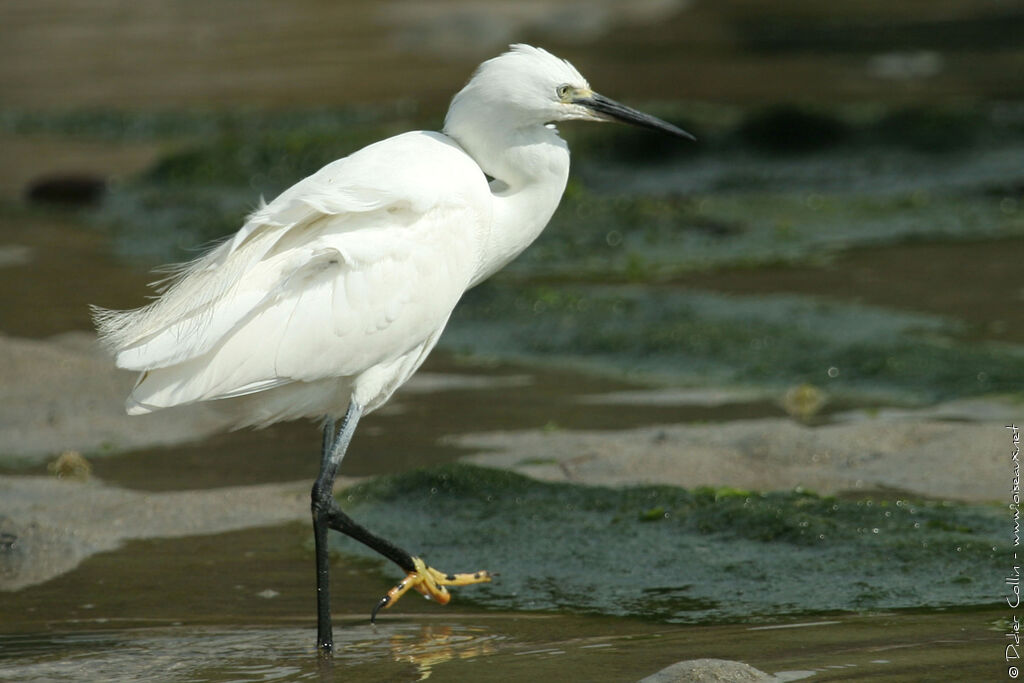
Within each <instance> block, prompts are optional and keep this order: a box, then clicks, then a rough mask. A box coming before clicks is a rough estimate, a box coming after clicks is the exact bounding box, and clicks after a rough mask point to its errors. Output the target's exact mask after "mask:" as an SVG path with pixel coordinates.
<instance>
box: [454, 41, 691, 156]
mask: <svg viewBox="0 0 1024 683" xmlns="http://www.w3.org/2000/svg"><path fill="white" fill-rule="evenodd" d="M467 119H470V120H473V119H475V120H476V121H480V122H483V121H486V122H487V123H488V124H489V125H490V126H495V125H505V126H507V127H511V128H520V127H524V126H532V125H543V124H546V123H552V122H557V121H573V120H580V121H621V122H623V123H629V124H632V125H636V126H642V127H644V128H651V129H654V130H660V131H663V132H666V133H669V134H671V135H676V136H679V137H684V138H688V139H690V140H693V139H694V137H693V136H692V135H690V134H689V133H687V132H686V131H684V130H682V129H680V128H677V127H676V126H673V125H672V124H671V123H668V122H666V121H662V120H661V119H659V118H656V117H654V116H650V115H649V114H644V113H642V112H639V111H636V110H635V109H631V108H629V107H627V106H625V105H623V104H619V103H618V102H615V101H614V100H611V99H608V98H607V97H604V96H602V95H599V94H597V93H595V92H594V91H593V90H591V88H590V84H589V83H587V79H585V78H584V77H583V76H582V75H581V74H580V72H579V71H577V70H576V68H575V67H573V65H572V64H570V63H569V62H567V61H566V60H564V59H559V58H558V57H555V56H554V55H552V54H551V53H550V52H547V51H546V50H542V49H540V48H536V47H531V46H530V45H522V44H520V45H513V46H511V49H510V50H509V51H508V52H506V53H505V54H503V55H500V56H498V57H495V58H493V59H489V60H487V61H486V62H484V63H483V64H481V65H480V67H479V68H478V69H477V70H476V73H474V74H473V77H472V78H471V79H470V81H469V83H467V84H466V86H465V87H464V88H463V89H462V90H461V91H459V93H458V94H457V95H456V96H455V98H454V99H453V100H452V104H451V107H450V108H449V110H448V116H447V117H446V118H445V130H447V131H450V130H452V129H453V128H457V127H460V125H462V124H465V123H468V122H469V121H467Z"/></svg>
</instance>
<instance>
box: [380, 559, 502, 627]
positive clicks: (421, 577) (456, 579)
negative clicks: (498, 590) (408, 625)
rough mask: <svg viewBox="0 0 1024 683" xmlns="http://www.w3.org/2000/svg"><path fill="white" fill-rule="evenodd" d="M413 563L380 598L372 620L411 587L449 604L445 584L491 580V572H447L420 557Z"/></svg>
mask: <svg viewBox="0 0 1024 683" xmlns="http://www.w3.org/2000/svg"><path fill="white" fill-rule="evenodd" d="M412 563H413V565H414V566H415V567H416V569H415V570H414V571H411V572H409V573H408V574H407V575H406V577H405V578H404V579H402V580H401V581H399V582H398V585H397V586H395V587H394V588H392V589H391V590H389V591H388V593H387V595H385V596H384V597H383V598H381V599H380V602H378V603H377V606H376V607H374V608H373V613H372V614H371V615H370V621H371V622H372V621H374V620H375V619H376V618H377V612H379V611H381V610H382V609H385V608H388V607H391V606H392V605H393V604H395V603H396V602H398V599H399V598H401V597H402V596H403V595H405V594H406V592H408V590H409V589H410V588H414V589H416V590H417V591H419V592H420V593H422V594H423V597H425V598H427V599H428V600H433V601H434V602H437V603H440V604H442V605H447V604H448V601H449V600H451V599H452V594H451V593H449V592H448V589H447V588H445V586H468V585H470V584H474V583H487V582H489V581H490V580H491V573H490V572H486V571H481V572H475V573H473V574H445V573H444V572H439V571H437V570H436V569H434V568H433V567H428V566H427V563H426V562H424V561H423V560H421V559H420V558H418V557H414V558H412Z"/></svg>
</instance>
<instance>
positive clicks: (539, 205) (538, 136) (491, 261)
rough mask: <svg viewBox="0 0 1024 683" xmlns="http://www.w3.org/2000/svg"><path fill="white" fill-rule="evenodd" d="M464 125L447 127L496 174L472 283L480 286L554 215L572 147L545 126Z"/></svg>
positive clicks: (448, 132) (481, 166) (482, 167)
mask: <svg viewBox="0 0 1024 683" xmlns="http://www.w3.org/2000/svg"><path fill="white" fill-rule="evenodd" d="M450 123H451V122H449V124H450ZM452 128H454V130H452ZM466 128H468V129H465V128H463V127H461V126H452V125H448V126H446V129H445V132H446V133H447V134H448V135H449V136H451V137H452V138H454V139H455V140H456V141H457V142H458V143H459V144H460V145H461V146H462V148H463V149H464V150H466V152H467V153H468V154H469V155H470V156H471V157H472V158H473V160H474V161H476V163H477V164H478V165H479V166H480V168H481V169H483V171H484V173H486V174H487V175H489V176H491V177H492V178H494V180H493V181H491V194H492V197H493V199H494V203H493V210H492V221H491V226H490V231H489V233H488V234H487V235H484V236H483V240H482V244H483V249H482V253H481V258H480V263H479V266H478V268H477V271H476V273H475V275H474V277H473V280H472V283H471V285H476V284H478V283H480V282H481V281H483V280H485V279H487V278H488V277H490V276H491V275H493V274H494V273H495V272H497V271H498V270H500V269H501V268H502V267H504V266H505V265H506V264H507V263H508V262H509V261H511V260H512V259H514V258H515V257H516V256H518V255H519V254H520V253H521V252H522V251H523V250H524V249H526V247H528V246H529V245H530V244H531V243H532V242H533V241H534V240H535V239H537V237H538V236H539V235H540V233H541V231H543V230H544V226H546V225H547V224H548V221H549V220H551V215H552V214H554V212H555V209H556V208H558V202H559V201H560V200H561V199H562V193H563V192H564V191H565V183H566V181H567V180H568V179H569V147H568V145H566V144H565V141H564V140H562V138H560V137H559V136H558V132H557V131H556V130H554V129H553V128H548V127H547V126H542V125H531V126H526V127H522V128H516V129H509V128H504V130H506V131H507V132H506V133H505V134H504V135H500V134H498V135H496V134H495V132H496V130H501V129H502V128H503V127H501V126H496V127H493V128H491V129H490V130H484V131H478V130H476V129H475V128H469V127H466Z"/></svg>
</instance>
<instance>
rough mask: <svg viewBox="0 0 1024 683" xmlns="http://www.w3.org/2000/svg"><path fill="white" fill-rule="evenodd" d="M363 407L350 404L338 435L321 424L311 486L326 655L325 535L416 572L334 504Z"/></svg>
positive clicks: (404, 555) (329, 642)
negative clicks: (319, 454)
mask: <svg viewBox="0 0 1024 683" xmlns="http://www.w3.org/2000/svg"><path fill="white" fill-rule="evenodd" d="M362 412H363V411H362V407H360V406H359V405H358V404H356V403H351V404H350V405H349V408H348V412H347V413H345V417H344V419H343V420H342V422H341V427H339V428H338V430H337V433H335V431H334V420H331V419H328V420H327V421H326V422H325V423H324V439H323V452H322V460H321V462H320V474H319V475H318V476H317V478H316V482H315V483H314V484H313V491H312V493H311V505H310V507H311V511H312V515H313V540H314V544H315V546H316V609H317V612H316V616H317V621H316V625H317V638H316V642H317V647H318V648H319V649H320V652H321V653H324V654H327V653H329V652H330V651H331V650H332V649H333V648H334V634H333V630H332V628H331V597H330V593H331V591H330V563H329V557H328V553H327V531H328V529H335V530H336V531H340V532H341V533H343V534H345V535H346V536H350V537H351V538H354V539H355V540H357V541H359V542H360V543H362V544H364V545H366V546H369V547H370V548H372V549H373V550H376V551H377V552H378V553H380V554H381V555H383V556H384V557H386V558H388V559H389V560H391V561H392V562H394V563H395V564H397V565H398V566H399V567H401V568H402V569H403V570H404V571H406V572H412V571H414V570H415V568H416V565H415V563H414V562H413V559H412V556H411V555H410V554H409V553H408V552H406V551H405V550H402V549H401V548H399V547H398V546H396V545H395V544H394V543H391V542H390V541H388V540H387V539H384V538H381V537H380V536H375V535H374V534H372V533H370V532H369V531H367V530H366V529H365V528H363V527H362V526H360V525H359V524H356V523H355V522H354V521H353V520H352V518H351V517H349V516H348V515H346V514H345V513H344V512H343V511H342V510H341V508H340V507H338V503H337V501H335V500H334V479H335V477H336V476H337V474H338V468H339V467H340V466H341V460H342V458H343V457H345V451H346V450H347V449H348V445H349V442H351V441H352V435H353V434H354V433H355V430H356V424H357V423H358V422H359V417H360V416H361V415H362Z"/></svg>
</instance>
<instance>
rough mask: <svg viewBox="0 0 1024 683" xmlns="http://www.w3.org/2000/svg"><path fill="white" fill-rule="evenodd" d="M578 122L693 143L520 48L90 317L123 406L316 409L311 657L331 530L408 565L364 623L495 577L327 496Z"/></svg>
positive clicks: (540, 205) (534, 221)
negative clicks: (417, 123) (134, 375)
mask: <svg viewBox="0 0 1024 683" xmlns="http://www.w3.org/2000/svg"><path fill="white" fill-rule="evenodd" d="M571 120H583V121H611V120H617V121H624V122H626V123H631V124H635V125H638V126H643V127H647V128H652V129H656V130H661V131H665V132H667V133H670V134H672V135H676V136H680V137H685V138H690V139H692V136H691V135H690V134H689V133H687V132H685V131H683V130H681V129H679V128H677V127H675V126H673V125H671V124H669V123H666V122H665V121H662V120H660V119H657V118H655V117H653V116H649V115H647V114H643V113H641V112H638V111H635V110H633V109H630V108H628V107H625V106H623V105H621V104H619V103H617V102H615V101H613V100H610V99H607V98H605V97H602V96H601V95H598V94H597V93H595V92H594V91H593V90H591V89H590V85H589V84H588V83H587V81H586V79H585V78H583V76H581V75H580V73H579V72H578V71H577V70H576V69H575V68H574V67H573V66H572V65H571V64H569V63H568V62H567V61H564V60H561V59H558V58H557V57H555V56H553V55H551V54H550V53H548V52H546V51H544V50H542V49H539V48H535V47H530V46H528V45H513V46H512V47H511V49H510V50H509V51H508V52H506V53H505V54H502V55H500V56H498V57H495V58H494V59H491V60H488V61H486V62H484V63H483V64H481V65H480V67H479V68H478V69H477V70H476V72H475V73H474V74H473V76H472V78H471V79H470V80H469V82H468V83H467V84H466V86H465V87H464V88H463V89H462V90H461V91H460V92H459V93H458V94H457V95H455V98H454V99H453V100H452V103H451V107H450V108H449V110H448V114H447V116H446V117H445V122H444V132H441V133H437V132H424V131H416V132H410V133H404V134H401V135H397V136H395V137H392V138H388V139H387V140H383V141H381V142H377V143H375V144H372V145H370V146H368V147H365V148H364V149H361V150H359V151H357V152H355V153H354V154H352V155H350V156H348V157H345V158H343V159H339V160H338V161H335V162H333V163H330V164H328V165H327V166H325V167H324V168H322V169H320V170H319V171H318V172H316V173H314V174H313V175H311V176H309V177H308V178H306V179H304V180H302V181H300V182H298V183H296V184H295V185H293V186H292V187H291V188H289V189H287V190H285V191H284V192H283V193H281V195H280V196H278V197H277V198H276V199H274V200H273V201H272V202H270V203H269V204H265V205H263V206H261V207H260V208H259V209H258V210H256V211H255V212H254V213H253V214H252V215H250V216H249V217H248V220H247V221H246V222H245V224H244V225H243V226H242V228H241V229H240V230H239V231H238V232H237V233H236V234H235V235H234V236H233V237H231V238H230V239H228V240H226V241H225V242H223V243H222V244H220V245H219V246H217V247H215V248H214V249H212V250H211V251H209V252H208V253H206V254H205V255H203V256H202V257H200V258H199V259H197V260H195V261H193V262H191V263H188V264H185V265H183V266H181V267H180V269H179V270H178V272H177V274H176V275H175V276H174V277H173V278H171V280H170V281H169V282H167V283H165V285H164V286H163V288H162V289H161V290H160V291H161V292H162V295H161V296H160V298H158V299H157V300H156V301H154V302H153V303H151V304H149V305H148V306H145V307H143V308H139V309H136V310H132V311H109V310H101V309H97V310H96V312H95V317H96V323H97V326H98V328H99V332H100V337H101V339H102V340H103V342H104V343H105V344H106V345H107V346H108V347H109V348H110V349H111V350H112V351H113V352H114V354H115V356H116V362H117V365H118V367H121V368H126V369H129V370H137V371H139V372H140V373H141V374H140V375H139V378H138V382H137V383H136V385H135V388H134V389H133V390H132V393H131V396H130V397H129V398H128V400H127V410H128V412H129V413H130V414H133V415H139V414H143V413H149V412H152V411H155V410H159V409H162V408H169V407H171V406H177V405H182V404H187V403H194V402H197V401H214V400H216V401H217V402H218V404H219V406H220V407H223V408H224V409H225V410H227V411H229V414H230V415H231V416H232V419H233V421H234V424H235V425H236V426H239V427H240V426H263V425H268V424H271V423H273V422H277V421H279V420H290V419H295V418H304V417H305V418H308V417H314V418H315V417H324V418H325V424H324V430H323V432H324V438H323V448H322V453H321V458H322V460H321V466H320V473H319V476H318V477H317V480H316V482H315V484H314V485H313V490H312V496H311V510H312V517H313V530H314V537H315V544H316V566H317V608H318V610H317V617H318V619H317V627H318V634H317V644H318V646H319V648H320V649H321V651H329V650H330V649H331V648H332V647H333V642H332V630H331V616H330V603H329V591H328V570H329V566H328V556H327V530H328V529H329V528H330V529H336V530H338V531H340V532H342V533H344V534H347V535H348V536H351V537H352V538H354V539H356V540H358V541H360V542H362V543H365V544H366V545H367V546H369V547H370V548H373V549H374V550H375V551H377V552H379V553H380V554H382V555H384V556H385V557H387V558H389V559H391V560H392V561H394V562H395V563H396V564H398V565H399V566H400V567H401V568H402V569H403V570H405V571H406V572H407V573H408V575H407V576H406V578H405V579H403V581H402V582H401V583H399V584H398V586H396V587H395V588H393V589H392V590H391V591H390V592H389V593H388V594H387V595H386V596H385V597H384V598H382V599H381V601H380V603H379V604H378V605H377V608H376V609H374V611H373V614H374V615H376V613H377V611H378V610H379V609H380V608H381V607H387V606H390V605H391V604H393V603H394V602H395V601H396V600H397V599H398V598H399V597H401V595H402V594H403V593H405V591H407V590H408V589H410V588H414V589H416V590H417V591H419V592H421V593H422V594H423V595H425V596H427V597H429V598H432V599H434V600H436V601H437V602H440V603H446V602H447V601H448V600H449V597H450V596H449V593H448V591H447V589H446V586H450V585H465V584H470V583H477V582H481V581H489V580H490V575H489V574H488V573H487V572H476V573H472V574H454V575H453V574H445V573H443V572H439V571H437V570H435V569H432V568H430V567H427V566H426V565H425V564H424V563H423V561H422V560H420V559H419V558H417V557H414V556H412V555H410V554H409V553H408V552H406V551H405V550H402V549H401V548H399V547H397V546H395V545H394V544H392V543H390V542H389V541H387V540H384V539H382V538H380V537H378V536H375V535H373V534H371V533H370V532H369V531H367V530H366V529H364V528H363V527H361V526H359V525H358V524H356V523H355V522H353V521H352V519H350V518H349V517H348V516H347V515H346V514H345V513H344V512H342V510H341V509H340V508H339V506H338V504H337V502H336V501H335V500H334V497H333V495H332V489H333V485H334V479H335V475H336V474H337V471H338V467H339V465H340V464H341V461H342V457H343V456H344V454H345V450H346V448H347V447H348V444H349V442H350V440H351V439H352V434H353V432H354V431H355V428H356V424H357V422H358V421H359V418H360V417H361V416H362V415H365V414H366V413H369V412H370V411H372V410H374V409H376V408H378V407H380V406H381V405H382V404H383V403H384V402H385V401H387V399H388V398H389V397H390V396H391V394H392V393H393V392H394V391H395V390H396V389H398V387H400V386H401V385H402V384H403V383H404V382H405V381H406V380H408V379H409V377H410V376H411V375H412V374H413V373H414V372H415V371H416V369H417V368H419V366H420V365H421V364H422V363H423V361H424V359H426V357H427V354H429V353H430V351H431V349H433V348H434V345H435V344H436V343H437V340H438V337H440V336H441V331H442V330H443V329H444V326H445V323H446V322H447V321H448V317H449V316H450V315H451V313H452V309H454V308H455V305H456V303H458V301H459V299H460V297H461V296H462V294H463V292H465V291H466V290H467V289H469V288H470V287H472V286H474V285H476V284H477V283H479V282H481V281H482V280H484V279H485V278H487V277H488V276H490V275H491V274H493V273H494V272H496V271H497V270H499V269H500V268H502V267H503V266H504V265H505V264H507V263H508V262H509V261H511V260H512V259H513V258H515V257H516V256H517V255H518V254H519V253H520V252H522V251H523V249H525V248H526V247H527V246H528V245H529V244H530V243H531V242H533V240H534V239H535V238H536V237H537V236H538V235H539V234H540V232H541V230H543V229H544V226H545V225H546V224H547V222H548V220H549V219H550V218H551V215H552V214H553V213H554V211H555V208H556V207H557V206H558V202H559V200H560V199H561V197H562V192H563V191H564V189H565V184H566V180H567V178H568V175H569V149H568V147H567V146H566V144H565V142H564V141H563V140H562V139H561V138H560V137H559V135H558V132H557V130H556V129H555V127H554V125H553V123H554V122H558V121H571ZM339 418H340V423H338V424H336V420H337V419H339Z"/></svg>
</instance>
